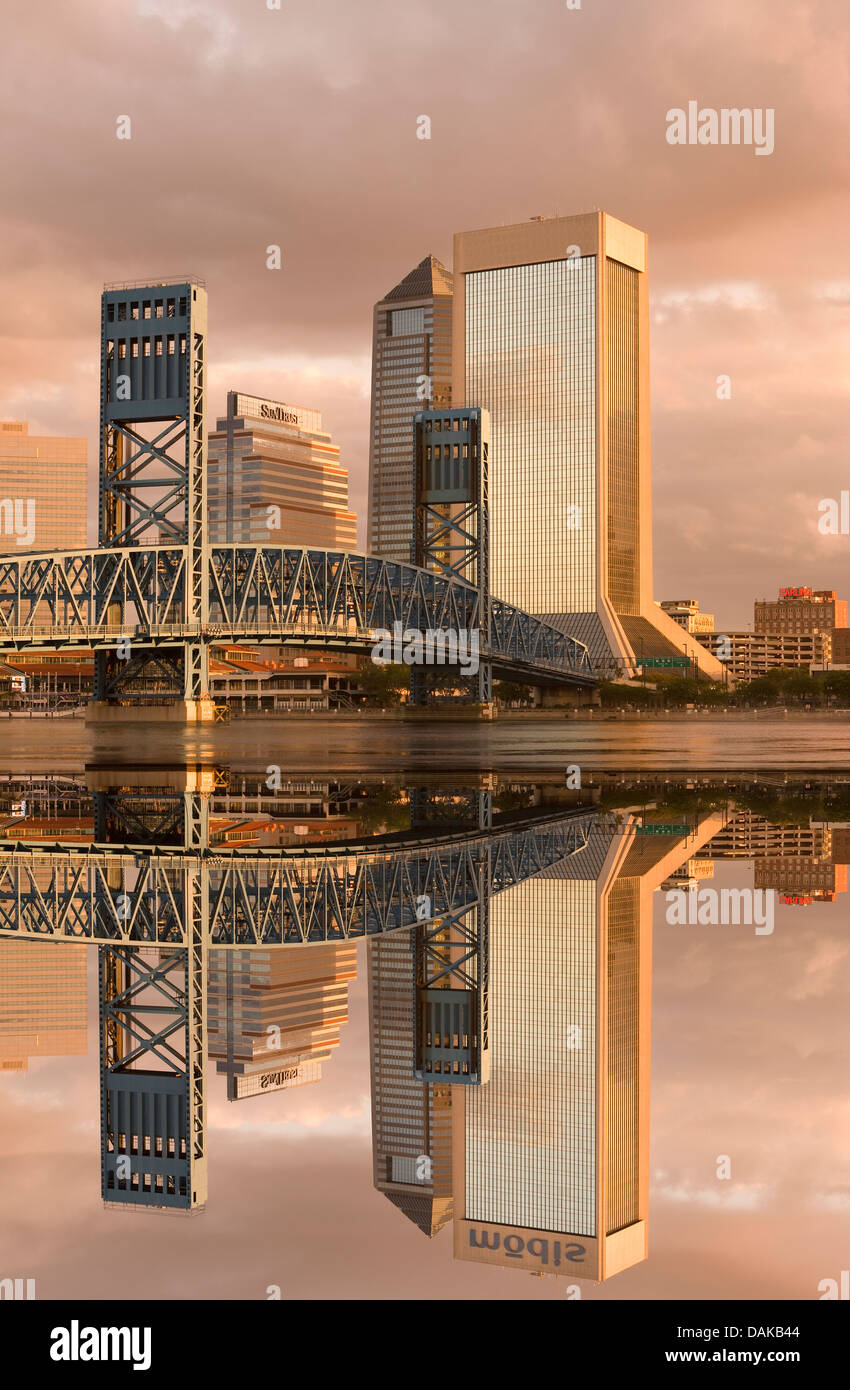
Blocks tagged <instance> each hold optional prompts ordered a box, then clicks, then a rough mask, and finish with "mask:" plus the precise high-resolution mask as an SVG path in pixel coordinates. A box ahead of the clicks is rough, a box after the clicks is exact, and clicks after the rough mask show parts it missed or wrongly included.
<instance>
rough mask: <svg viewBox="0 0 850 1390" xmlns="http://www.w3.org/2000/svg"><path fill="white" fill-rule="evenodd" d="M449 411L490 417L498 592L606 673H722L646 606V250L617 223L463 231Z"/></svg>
mask: <svg viewBox="0 0 850 1390" xmlns="http://www.w3.org/2000/svg"><path fill="white" fill-rule="evenodd" d="M452 367H453V374H452V400H453V402H454V403H455V405H457V406H460V405H469V406H481V407H482V408H484V409H486V410H489V412H490V417H491V453H490V555H491V566H490V572H491V588H492V592H493V594H494V595H496V596H498V597H499V598H501V599H504V600H506V601H507V602H509V603H515V604H517V605H518V606H519V607H521V608H524V609H526V610H527V611H529V612H531V613H535V614H539V615H543V616H544V617H545V618H546V619H547V620H548V621H550V622H552V623H555V624H557V625H558V626H559V627H561V628H562V629H563V630H564V631H566V632H568V633H569V634H570V635H571V636H574V637H576V638H578V639H579V640H580V641H582V642H584V643H585V644H586V645H587V647H588V649H589V651H590V654H591V658H592V660H593V661H594V663H595V664H596V665H597V667H598V668H599V669H600V670H602V671H608V672H611V673H613V672H615V671H616V670H619V669H626V670H629V671H634V670H636V668H637V666H638V664H639V661H640V658H641V657H647V658H657V657H671V656H676V657H681V656H682V655H683V654H684V655H686V656H687V657H689V658H690V659H691V660H692V661H695V662H696V663H697V664H698V666H699V668H700V670H701V671H702V672H703V673H704V674H705V675H707V676H711V677H714V678H715V679H719V678H721V676H722V670H721V668H720V667H719V666H718V664H717V662H716V661H715V660H714V659H713V657H711V656H710V655H707V654H706V652H705V649H704V648H703V647H701V646H700V645H699V643H698V642H696V640H695V639H694V637H693V636H692V635H691V634H689V633H687V632H684V631H683V630H682V629H681V628H680V627H679V626H678V625H677V624H676V623H674V622H673V620H672V619H671V618H670V617H669V616H668V614H666V613H665V612H664V611H663V610H662V609H660V608H659V607H658V605H657V604H655V603H654V602H653V598H652V534H651V533H652V498H651V476H650V432H649V286H648V249H647V238H646V236H645V234H644V233H643V232H640V231H638V230H636V228H634V227H630V226H627V225H626V224H625V223H624V222H620V221H618V220H617V218H615V217H611V216H610V215H609V214H608V213H604V212H593V213H587V214H583V215H581V216H576V217H555V218H533V219H532V220H531V221H529V222H524V223H520V224H518V225H515V226H509V227H492V228H489V229H486V230H482V231H473V232H462V233H460V234H459V235H457V236H456V237H455V245H454V328H453V340H452Z"/></svg>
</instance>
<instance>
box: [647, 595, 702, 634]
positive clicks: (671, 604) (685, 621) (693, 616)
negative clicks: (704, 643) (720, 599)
mask: <svg viewBox="0 0 850 1390" xmlns="http://www.w3.org/2000/svg"><path fill="white" fill-rule="evenodd" d="M658 606H659V608H663V610H664V612H665V613H666V614H667V616H668V617H669V618H672V619H673V622H674V623H677V624H678V626H679V627H681V628H683V629H684V631H685V632H692V633H697V632H713V631H714V614H713V613H700V611H699V600H698V599H695V598H666V599H662V600H661V602H660V604H659V605H658Z"/></svg>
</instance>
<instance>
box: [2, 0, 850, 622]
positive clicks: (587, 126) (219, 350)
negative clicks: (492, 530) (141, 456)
mask: <svg viewBox="0 0 850 1390" xmlns="http://www.w3.org/2000/svg"><path fill="white" fill-rule="evenodd" d="M846 38H847V21H846V6H845V4H844V2H843V0H817V3H810V2H808V0H801V3H796V4H794V5H793V6H777V4H776V0H747V3H746V4H741V3H740V0H712V3H711V4H705V3H698V0H647V3H641V4H638V3H635V2H634V0H584V2H583V5H582V9H581V10H568V9H567V8H566V5H565V3H563V0H523V3H518V2H517V0H513V3H508V0H487V3H483V0H469V2H468V3H466V4H458V3H457V0H430V3H421V4H419V3H416V4H414V3H406V4H404V3H399V0H359V3H357V4H356V5H354V4H351V2H350V0H313V3H311V4H309V5H307V4H304V3H301V4H291V3H286V4H285V5H284V6H283V7H282V8H281V9H280V10H269V9H268V8H267V6H266V4H265V3H264V0H251V3H250V4H248V3H245V0H118V3H116V0H69V2H68V3H66V4H64V5H62V6H52V7H50V21H49V23H48V24H45V10H44V7H43V6H37V5H36V6H33V5H32V4H31V3H30V2H29V0H6V6H5V23H4V41H3V45H2V51H0V105H2V108H3V117H4V124H5V127H6V131H7V135H8V134H9V133H11V136H12V138H11V139H7V141H6V142H5V145H4V154H3V156H2V186H3V194H4V196H3V199H2V208H0V237H2V246H3V255H2V258H0V302H1V303H2V305H3V313H2V325H0V333H2V337H0V416H3V417H14V418H28V419H29V420H30V422H31V429H32V430H33V431H34V432H35V431H43V432H48V433H49V432H63V433H71V434H85V435H88V436H89V438H90V440H91V441H92V454H93V447H94V436H95V430H96V427H97V400H98V392H97V347H98V332H99V293H100V290H101V287H102V283H103V282H104V281H110V280H123V279H135V278H142V277H146V276H148V275H150V276H155V277H158V278H161V277H163V276H168V275H174V274H182V273H185V272H194V273H196V274H199V275H201V276H203V277H204V278H205V279H206V281H207V285H208V289H209V294H210V343H209V347H210V362H211V372H210V385H211V402H210V405H211V409H210V414H211V416H212V415H215V413H217V412H218V411H220V410H221V409H222V408H223V404H224V396H225V392H226V390H227V389H228V388H232V387H238V388H240V389H243V390H247V391H253V392H257V393H259V394H268V395H272V396H275V397H279V398H282V399H286V400H289V401H292V402H295V403H299V404H304V405H308V406H312V407H315V408H318V409H321V410H322V412H323V413H324V418H325V423H326V426H327V427H328V428H329V429H330V430H331V432H332V433H333V435H334V438H335V439H336V440H337V441H338V442H339V444H340V445H341V447H342V450H343V459H344V462H345V464H346V465H347V466H348V468H349V469H350V473H351V493H352V504H353V506H354V507H355V509H356V510H357V511H358V513H359V514H360V517H361V523H362V521H363V519H364V514H365V496H366V473H367V438H368V408H369V400H368V393H369V354H370V323H371V306H372V304H373V303H374V301H375V300H376V299H378V298H379V297H380V296H381V295H382V294H384V293H385V292H386V291H387V290H388V289H389V288H390V287H391V286H392V285H394V284H395V283H396V282H397V281H398V280H399V279H400V278H401V277H402V276H403V275H404V274H405V273H406V272H407V271H408V270H409V269H410V268H411V267H412V266H413V265H415V264H416V263H417V262H418V261H419V260H420V259H421V258H422V257H423V256H424V255H426V254H428V253H433V254H435V255H437V256H439V257H440V258H441V259H442V260H444V261H445V262H447V263H450V261H451V248H452V233H453V232H454V231H456V230H463V229H467V228H471V227H480V226H487V225H492V224H498V223H503V222H504V223H510V222H517V221H522V220H523V219H525V218H527V217H529V216H531V215H534V214H538V213H543V214H547V215H550V214H552V213H553V212H554V211H556V210H557V211H559V212H561V213H562V214H565V213H572V212H579V211H584V210H586V209H589V208H591V207H593V206H599V207H604V208H606V209H608V210H610V211H611V212H613V213H615V214H616V215H617V216H619V217H621V218H623V219H625V220H627V221H630V222H633V223H635V224H636V225H637V226H639V227H641V228H644V229H645V230H646V231H647V232H648V233H649V235H650V239H651V240H650V244H651V273H652V287H653V328H652V363H653V431H654V479H655V493H654V496H655V544H656V582H655V593H656V597H658V598H662V597H669V596H684V595H688V596H690V595H693V596H696V597H698V598H699V599H700V600H701V602H702V604H703V607H705V608H708V609H709V610H712V611H714V612H716V614H717V616H718V622H719V623H720V624H721V625H722V626H731V625H740V624H745V623H746V622H747V621H749V620H750V619H751V618H752V608H751V602H752V598H753V596H765V595H769V594H772V593H773V592H774V591H775V590H776V588H777V586H779V585H783V584H812V585H814V586H816V587H838V588H839V589H842V590H844V591H846V590H847V589H848V588H850V584H848V578H850V537H822V536H820V535H819V534H818V530H817V520H818V502H819V500H820V499H821V498H825V497H835V498H837V497H838V496H839V493H840V491H841V489H842V488H847V487H850V468H848V461H847V442H848V440H847V433H848V431H847V410H846V397H844V396H842V386H843V384H844V383H843V382H842V380H841V378H842V374H843V372H844V369H845V368H846V361H847V346H848V338H847V316H848V309H850V271H848V265H847V255H846V226H847V219H846V214H847V200H846V175H847V154H846V149H847V142H846V138H845V134H846V121H847V115H848V101H847V91H848V82H847V78H848V74H847V42H846ZM689 100H696V101H698V102H700V104H701V105H703V106H711V107H714V108H717V109H719V108H722V107H724V106H727V107H742V106H749V107H754V108H758V107H772V108H773V109H774V110H775V113H776V115H775V152H774V153H773V154H772V155H771V156H769V157H756V156H755V154H754V152H753V150H752V149H749V148H730V147H725V148H706V147H671V146H670V145H668V144H667V142H666V140H665V130H666V119H665V118H666V112H667V110H668V109H669V108H672V107H685V106H686V105H687V103H688V101H689ZM421 114H427V115H429V116H430V118H431V122H432V138H431V140H430V141H424V140H418V139H417V138H416V118H417V116H419V115H421ZM121 115H129V116H130V117H131V119H132V140H130V141H119V140H117V139H116V134H115V131H116V119H117V117H118V116H121ZM842 214H843V216H842ZM273 243H274V244H279V245H280V246H281V247H282V252H283V261H284V264H283V269H282V270H281V271H280V272H272V271H268V270H267V269H266V268H265V248H266V247H267V246H268V245H270V244H273ZM720 374H728V375H729V376H730V377H731V381H732V399H731V400H729V401H718V400H717V399H716V395H715V391H716V378H717V377H718V375H720Z"/></svg>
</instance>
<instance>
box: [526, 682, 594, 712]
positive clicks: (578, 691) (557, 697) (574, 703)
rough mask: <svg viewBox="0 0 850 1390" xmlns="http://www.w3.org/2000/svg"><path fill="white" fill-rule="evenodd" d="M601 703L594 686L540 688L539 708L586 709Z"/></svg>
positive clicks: (536, 702)
mask: <svg viewBox="0 0 850 1390" xmlns="http://www.w3.org/2000/svg"><path fill="white" fill-rule="evenodd" d="M601 703H602V701H601V698H600V695H599V690H598V688H597V687H596V686H593V687H590V688H588V687H587V686H580V685H579V686H554V687H552V688H547V687H544V688H543V689H541V690H540V700H539V701H535V704H537V705H538V706H539V708H540V709H588V708H590V707H595V706H598V705H600V704H601Z"/></svg>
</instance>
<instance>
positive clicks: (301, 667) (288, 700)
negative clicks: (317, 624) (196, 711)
mask: <svg viewBox="0 0 850 1390" xmlns="http://www.w3.org/2000/svg"><path fill="white" fill-rule="evenodd" d="M357 675H358V669H357V667H355V666H354V665H352V663H351V662H350V660H348V659H346V657H345V656H342V657H335V656H319V655H311V656H302V657H291V658H289V659H288V660H287V659H285V658H284V659H282V660H275V659H273V658H271V657H265V656H263V655H260V654H259V653H256V652H251V651H249V650H240V649H239V648H234V647H229V648H227V649H226V651H222V650H221V649H217V648H214V649H213V652H212V654H211V656H210V692H211V694H212V697H213V699H214V701H215V703H216V704H218V705H227V706H228V708H229V709H231V710H235V711H238V712H239V713H245V714H247V713H251V712H253V711H267V712H269V713H275V712H284V713H288V712H293V711H294V712H296V713H298V712H301V713H306V712H309V711H320V710H339V709H354V708H356V707H357V705H359V704H362V703H363V700H364V696H363V694H362V692H361V691H360V689H359V687H358V684H357Z"/></svg>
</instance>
